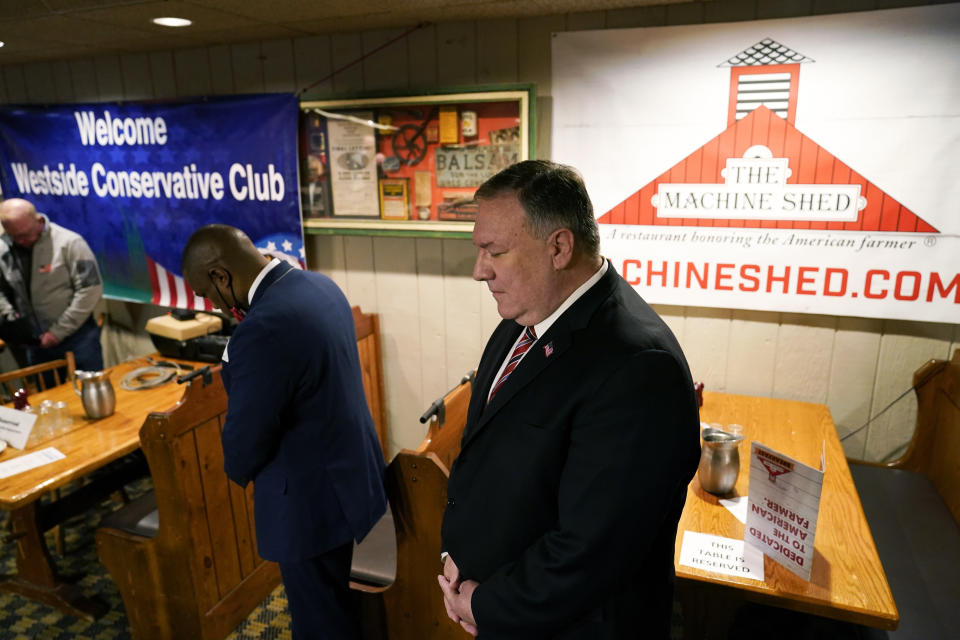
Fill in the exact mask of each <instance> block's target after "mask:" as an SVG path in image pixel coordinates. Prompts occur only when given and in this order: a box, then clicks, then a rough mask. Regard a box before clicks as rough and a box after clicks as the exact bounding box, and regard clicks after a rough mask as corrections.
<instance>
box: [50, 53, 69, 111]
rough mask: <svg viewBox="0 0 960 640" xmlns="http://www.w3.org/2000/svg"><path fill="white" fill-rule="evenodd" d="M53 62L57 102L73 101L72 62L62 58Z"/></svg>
mask: <svg viewBox="0 0 960 640" xmlns="http://www.w3.org/2000/svg"><path fill="white" fill-rule="evenodd" d="M52 64H53V84H54V85H55V86H56V88H57V102H73V101H74V98H73V77H72V75H71V73H70V63H68V62H67V61H66V60H60V61H57V62H54V63H52Z"/></svg>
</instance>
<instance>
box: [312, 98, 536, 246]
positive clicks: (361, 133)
mask: <svg viewBox="0 0 960 640" xmlns="http://www.w3.org/2000/svg"><path fill="white" fill-rule="evenodd" d="M535 100H536V97H535V92H534V89H533V86H532V85H527V84H524V85H508V86H498V87H483V88H474V89H470V90H456V91H453V90H451V91H443V92H435V93H429V94H423V95H415V96H373V97H357V98H350V99H337V100H305V101H302V102H301V103H300V135H299V140H300V149H299V152H300V201H301V207H302V214H303V226H304V231H305V232H306V233H319V234H361V235H414V236H445V237H466V236H469V234H470V232H471V231H472V230H473V220H474V217H475V215H476V205H475V203H474V202H473V194H474V192H475V191H476V189H477V187H479V186H480V185H481V184H483V182H484V180H486V179H487V178H489V177H490V176H492V175H494V174H495V173H497V172H498V171H500V170H501V169H504V168H506V167H508V166H509V165H511V164H513V163H515V162H519V161H521V160H526V159H529V158H532V157H533V149H534V144H535V143H534V139H533V132H534V127H533V117H534V116H533V114H534V109H535Z"/></svg>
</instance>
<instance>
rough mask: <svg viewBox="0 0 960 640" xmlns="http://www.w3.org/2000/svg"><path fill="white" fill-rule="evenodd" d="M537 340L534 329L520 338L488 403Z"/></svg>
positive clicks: (528, 329) (530, 329) (527, 330)
mask: <svg viewBox="0 0 960 640" xmlns="http://www.w3.org/2000/svg"><path fill="white" fill-rule="evenodd" d="M536 340H537V332H536V331H534V330H533V327H527V328H526V330H525V331H524V332H523V337H522V338H520V342H518V343H517V346H516V347H515V348H514V349H513V354H512V355H511V356H510V360H509V361H508V362H507V366H505V367H504V368H503V373H501V374H500V377H499V378H498V379H497V383H496V384H495V385H493V391H491V392H490V397H489V398H487V402H490V401H491V400H493V396H495V395H497V391H499V390H500V387H501V386H503V383H504V382H506V381H507V378H509V377H510V374H511V373H513V370H514V369H516V368H517V365H518V364H520V360H522V359H523V354H525V353H526V352H527V350H529V349H530V345H532V344H533V343H534V342H536Z"/></svg>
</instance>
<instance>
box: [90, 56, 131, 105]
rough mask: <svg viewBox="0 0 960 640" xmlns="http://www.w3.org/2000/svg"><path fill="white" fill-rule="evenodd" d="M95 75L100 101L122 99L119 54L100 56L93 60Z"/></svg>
mask: <svg viewBox="0 0 960 640" xmlns="http://www.w3.org/2000/svg"><path fill="white" fill-rule="evenodd" d="M94 70H95V73H96V77H97V99H98V100H100V101H110V102H112V101H115V100H116V101H120V100H124V99H125V97H124V93H123V75H122V74H121V73H120V57H119V56H102V57H99V58H96V59H95V60H94Z"/></svg>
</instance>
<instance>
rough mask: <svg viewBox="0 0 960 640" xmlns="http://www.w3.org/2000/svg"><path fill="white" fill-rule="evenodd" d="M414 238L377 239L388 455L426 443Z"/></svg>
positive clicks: (375, 257) (378, 303) (375, 252)
mask: <svg viewBox="0 0 960 640" xmlns="http://www.w3.org/2000/svg"><path fill="white" fill-rule="evenodd" d="M416 242H417V241H416V239H415V238H374V240H373V256H374V270H375V272H376V278H377V313H378V314H380V344H381V352H382V356H381V357H382V359H383V378H384V388H385V396H386V397H385V398H384V400H385V402H386V405H387V432H388V434H389V437H388V440H389V442H388V447H387V449H388V451H391V452H392V451H397V450H398V449H400V448H403V447H405V446H407V447H409V446H410V445H409V443H411V442H415V441H417V439H418V438H420V439H422V438H423V430H422V429H420V428H417V427H418V426H419V422H418V421H417V417H418V416H419V415H420V414H421V413H422V411H423V409H422V408H421V405H422V397H421V391H422V390H421V386H420V371H421V369H422V362H421V354H422V352H423V350H422V349H421V345H420V330H421V326H420V325H421V319H420V314H419V289H418V287H417V278H416V273H417V256H416Z"/></svg>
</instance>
